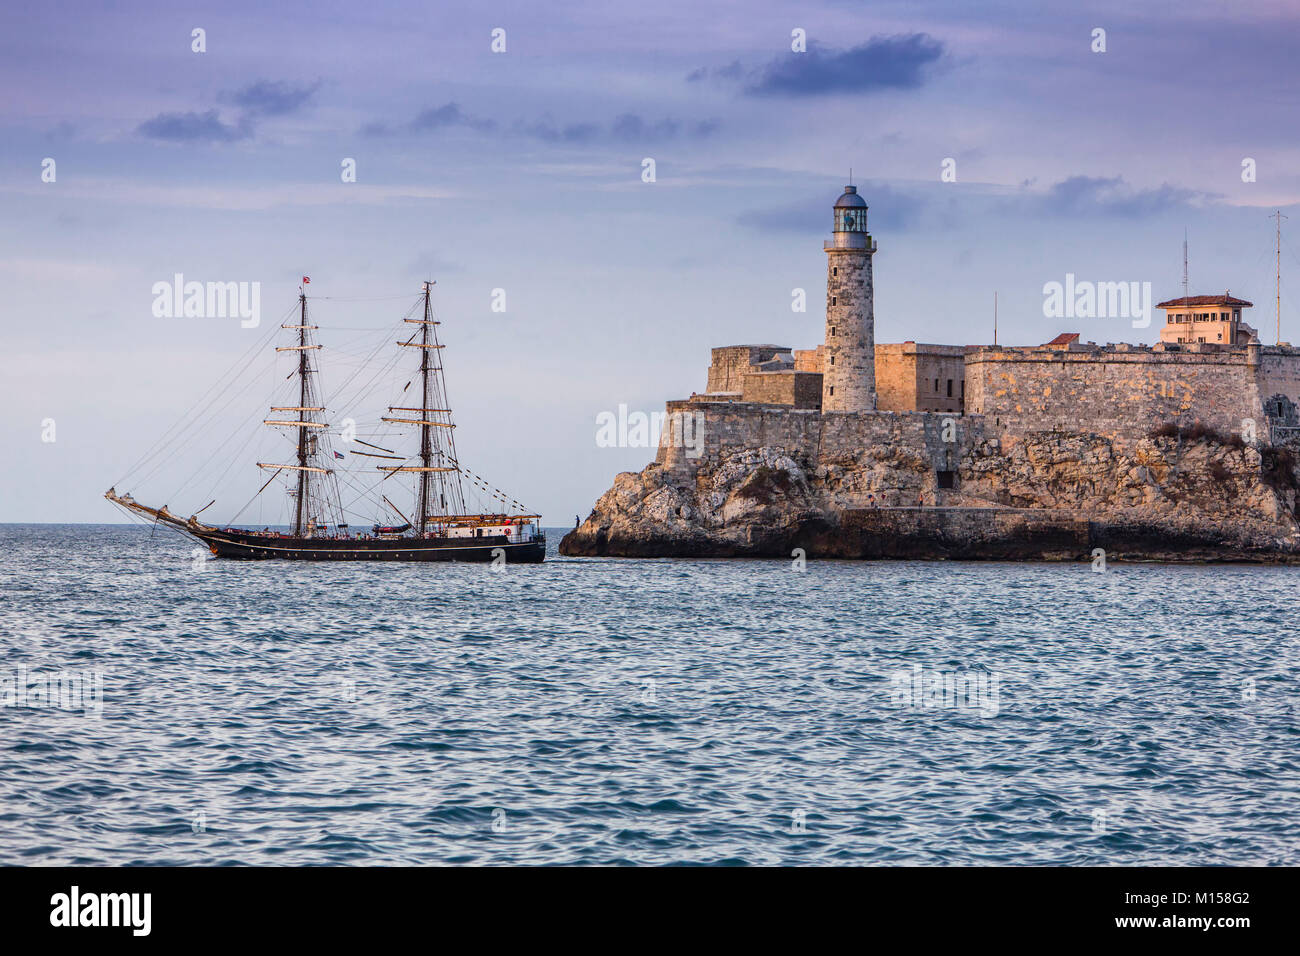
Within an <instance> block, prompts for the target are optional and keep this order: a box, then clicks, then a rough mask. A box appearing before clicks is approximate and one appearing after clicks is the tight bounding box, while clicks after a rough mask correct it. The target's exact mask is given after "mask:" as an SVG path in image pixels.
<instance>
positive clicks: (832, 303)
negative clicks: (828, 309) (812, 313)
mask: <svg viewBox="0 0 1300 956" xmlns="http://www.w3.org/2000/svg"><path fill="white" fill-rule="evenodd" d="M835 301H836V297H835V296H831V305H834V304H835Z"/></svg>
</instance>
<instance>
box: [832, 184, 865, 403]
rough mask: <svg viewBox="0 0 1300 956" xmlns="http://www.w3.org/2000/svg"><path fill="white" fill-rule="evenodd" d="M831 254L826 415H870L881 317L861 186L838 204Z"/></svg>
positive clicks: (848, 188) (846, 192) (849, 190)
mask: <svg viewBox="0 0 1300 956" xmlns="http://www.w3.org/2000/svg"><path fill="white" fill-rule="evenodd" d="M823 248H824V249H825V250H826V357H825V362H824V364H823V366H822V411H823V412H869V411H873V410H874V409H875V407H876V315H875V309H874V307H873V305H872V282H871V257H872V255H873V254H874V253H875V251H876V242H875V240H874V239H872V238H871V234H870V233H869V232H867V203H866V201H865V200H864V199H863V198H862V197H861V196H859V195H858V188H857V187H856V186H845V187H844V195H842V196H841V197H840V198H839V199H837V200H836V201H835V226H834V233H833V238H831V239H830V240H829V241H827V242H825V243H823Z"/></svg>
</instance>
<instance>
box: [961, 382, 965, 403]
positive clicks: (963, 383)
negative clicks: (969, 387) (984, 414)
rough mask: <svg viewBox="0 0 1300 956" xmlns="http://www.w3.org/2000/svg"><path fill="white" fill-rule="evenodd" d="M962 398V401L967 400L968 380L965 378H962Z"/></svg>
mask: <svg viewBox="0 0 1300 956" xmlns="http://www.w3.org/2000/svg"><path fill="white" fill-rule="evenodd" d="M961 398H962V401H965V400H966V380H965V379H964V378H963V379H962V380H961Z"/></svg>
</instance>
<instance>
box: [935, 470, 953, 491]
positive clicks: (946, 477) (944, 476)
mask: <svg viewBox="0 0 1300 956" xmlns="http://www.w3.org/2000/svg"><path fill="white" fill-rule="evenodd" d="M934 474H935V478H936V479H937V480H938V483H939V487H940V488H956V487H957V472H955V471H936V472H935V473H934Z"/></svg>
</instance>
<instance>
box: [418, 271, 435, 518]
mask: <svg viewBox="0 0 1300 956" xmlns="http://www.w3.org/2000/svg"><path fill="white" fill-rule="evenodd" d="M432 284H433V283H432V282H426V283H425V284H424V324H423V325H422V326H420V332H421V335H420V344H421V345H422V346H424V347H423V348H422V349H420V394H421V395H422V396H423V398H421V399H420V407H421V408H423V409H424V412H423V414H422V415H421V416H420V418H421V424H420V463H421V464H422V465H423V466H424V470H423V471H422V472H420V488H419V492H418V494H417V495H416V505H415V515H416V518H415V521H416V524H415V533H416V534H424V525H425V522H426V521H427V520H428V517H429V486H430V482H431V480H432V478H433V472H432V471H430V470H429V469H431V468H432V467H433V436H432V430H433V426H432V425H431V424H430V423H429V417H428V416H429V411H430V409H429V399H430V398H431V395H430V394H429V352H430V351H432V350H431V349H430V348H429V344H430V343H429V329H431V328H432V326H431V325H430V323H431V322H432V321H433V313H432V310H431V309H430V307H429V287H430V286H431V285H432Z"/></svg>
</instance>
